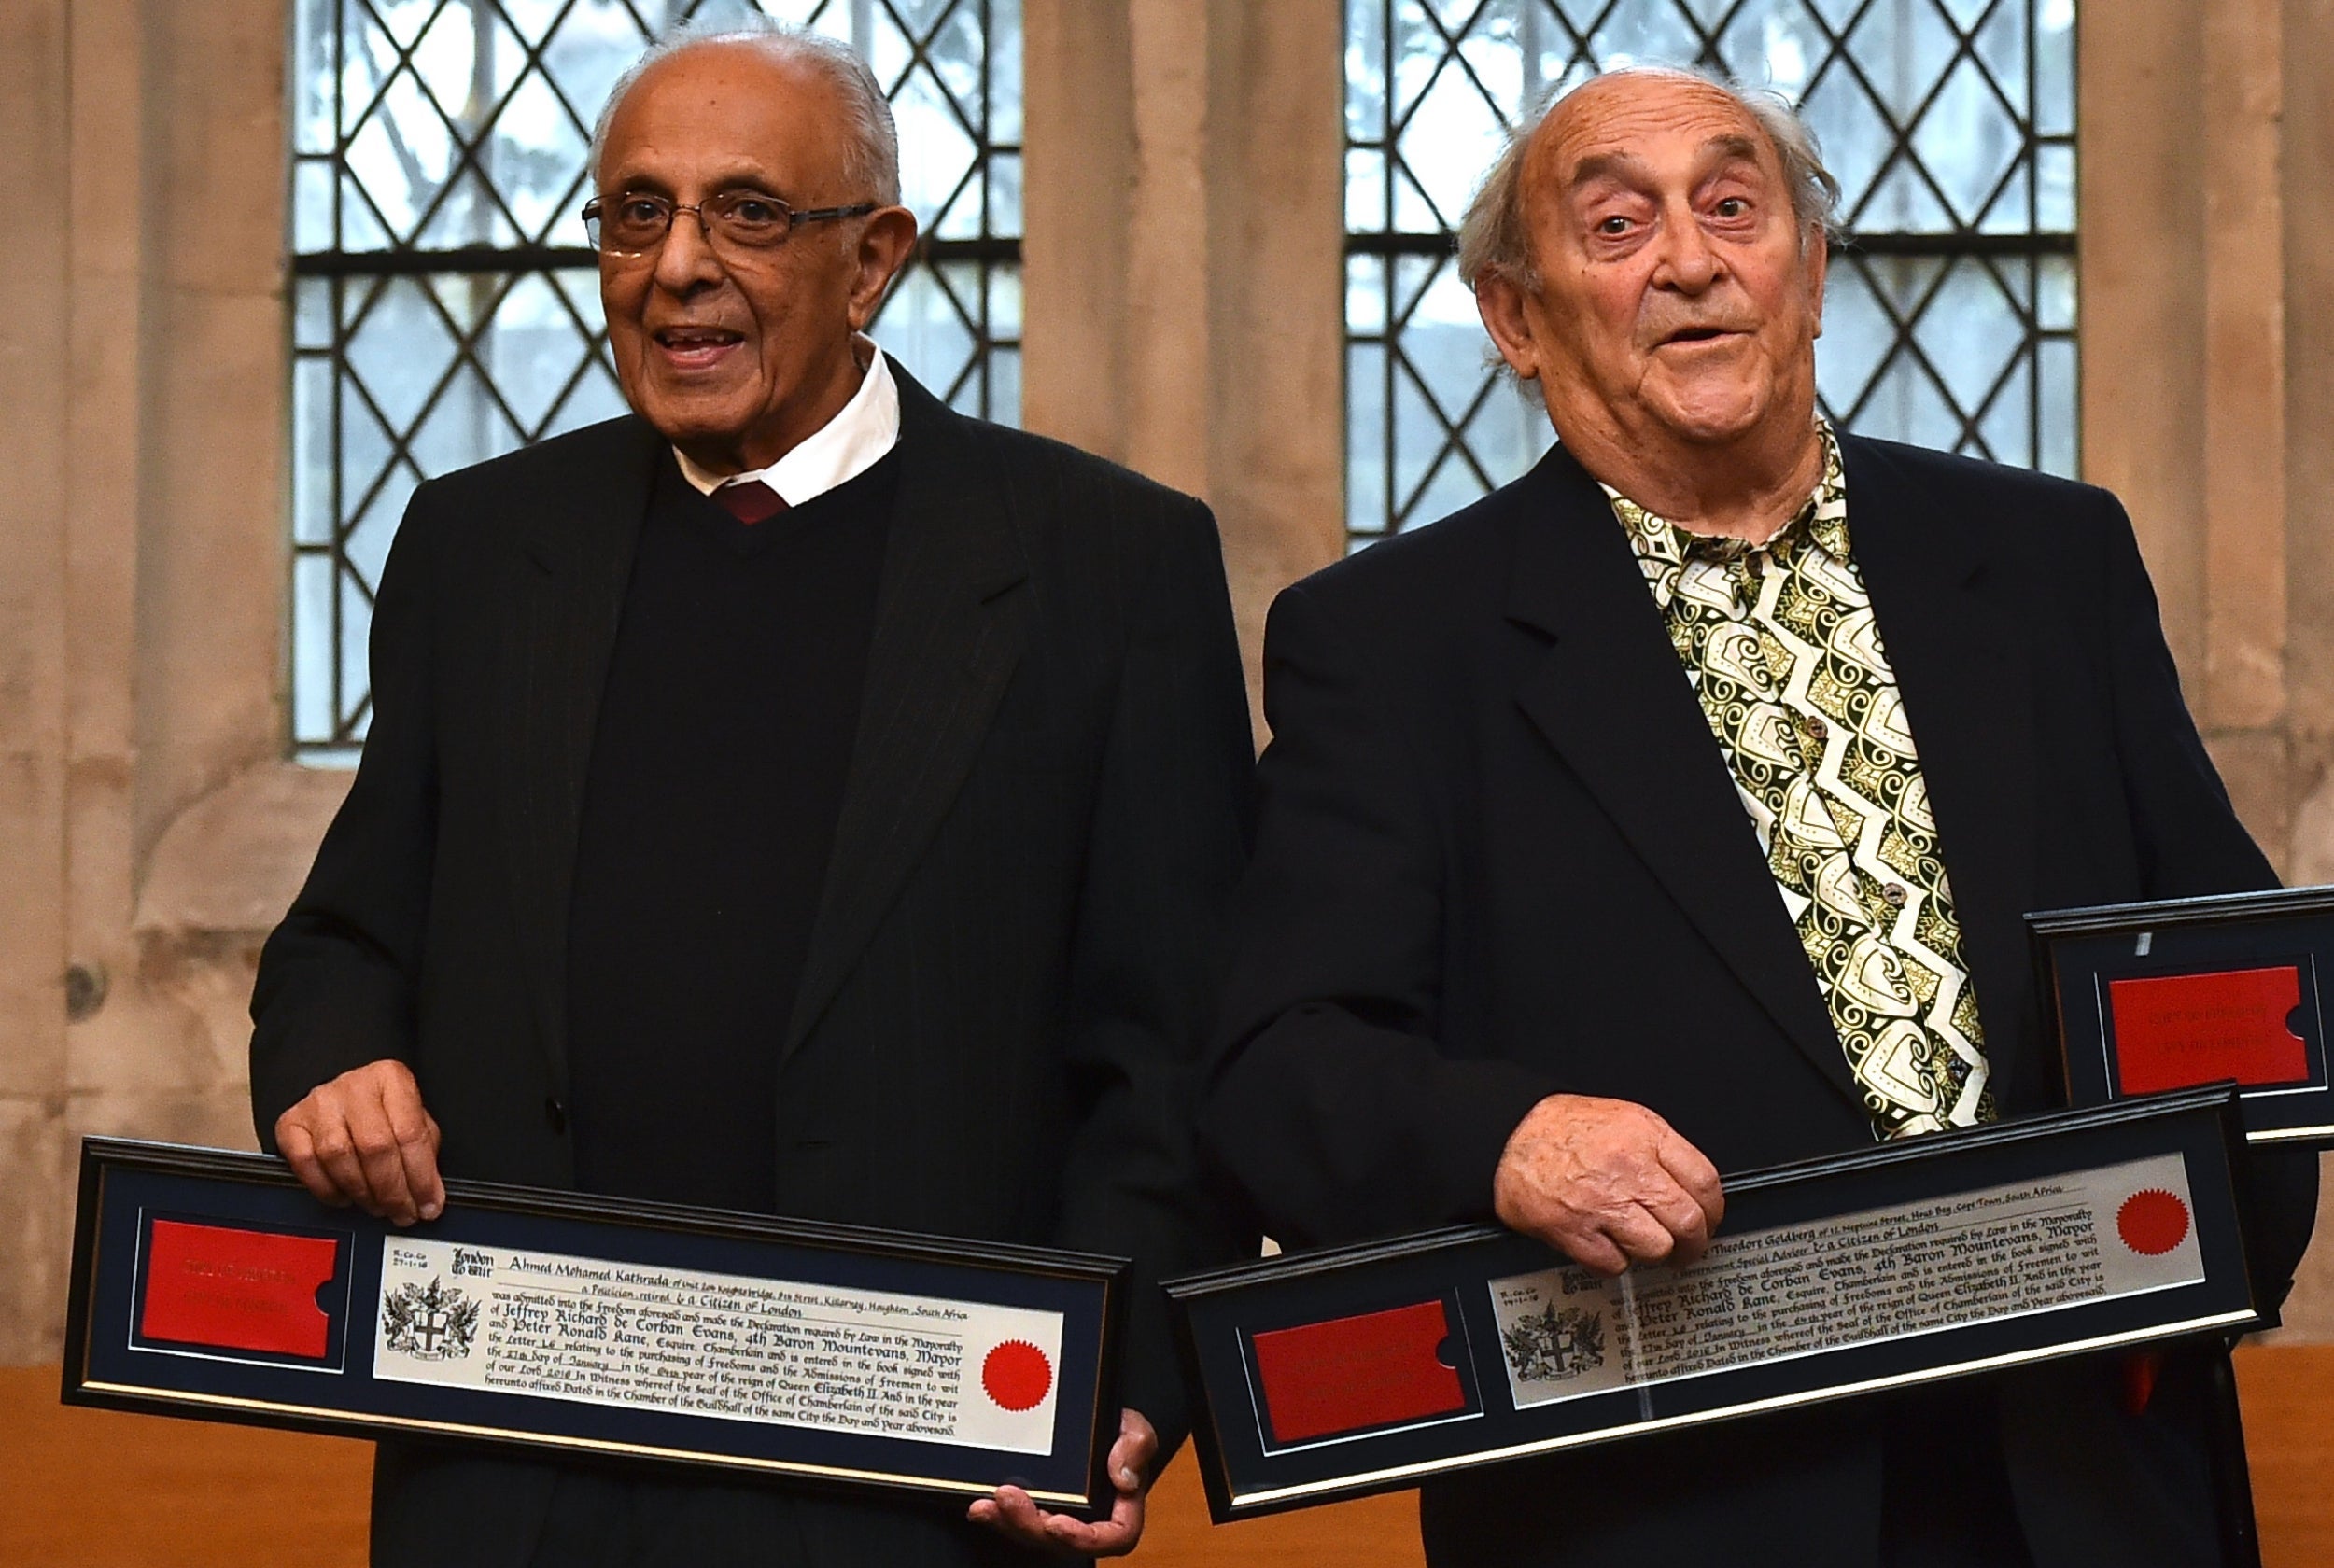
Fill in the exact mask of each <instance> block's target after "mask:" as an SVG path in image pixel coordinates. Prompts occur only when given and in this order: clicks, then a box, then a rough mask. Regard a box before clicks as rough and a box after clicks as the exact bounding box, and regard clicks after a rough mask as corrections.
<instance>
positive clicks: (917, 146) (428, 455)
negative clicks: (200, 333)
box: [289, 0, 1021, 762]
mask: <svg viewBox="0 0 2334 1568" xmlns="http://www.w3.org/2000/svg"><path fill="white" fill-rule="evenodd" d="M750 8H751V7H749V6H748V5H747V4H746V0H294V3H293V5H292V6H291V7H290V21H289V25H290V29H291V49H290V53H289V59H290V61H291V70H292V73H293V76H294V80H293V81H292V82H291V84H290V127H289V140H290V147H291V153H292V169H291V217H290V238H291V242H292V251H293V262H292V265H293V271H294V273H295V274H296V279H295V287H294V288H293V290H292V293H293V301H292V304H291V307H290V308H291V311H292V315H293V343H294V350H293V355H294V366H293V371H292V423H293V431H292V453H293V465H294V470H295V471H294V473H293V475H292V513H293V515H292V539H293V555H294V560H293V567H292V584H291V588H292V592H291V605H292V614H291V623H292V660H291V665H292V695H291V721H292V734H293V742H294V747H295V749H296V750H297V751H298V752H299V753H300V754H301V755H302V756H306V757H310V758H312V759H314V760H318V761H330V762H343V761H346V760H347V759H348V758H349V757H350V756H351V755H352V754H353V752H352V749H353V748H354V747H355V746H356V745H358V744H359V742H361V741H362V739H363V737H364V732H365V727H366V724H367V722H368V721H369V718H370V712H371V696H370V693H368V692H367V691H366V690H365V684H364V681H365V677H364V657H363V654H364V643H365V637H366V632H367V629H368V626H369V624H370V619H371V615H372V602H373V599H372V595H373V588H374V585H375V584H376V583H377V582H378V581H379V577H380V568H381V563H382V561H383V560H384V559H385V558H386V556H387V551H388V546H389V540H390V539H391V538H393V537H394V535H395V532H396V528H397V524H398V520H399V518H400V516H401V514H402V511H403V509H404V504H405V500H406V497H409V496H410V495H411V494H412V492H413V489H414V487H415V485H417V484H419V483H421V482H422V481H423V480H425V479H428V478H429V477H430V476H431V475H433V474H439V473H443V472H445V471H447V470H448V469H454V468H458V467H461V466H463V465H465V464H469V463H473V462H477V461H479V460H480V459H482V458H485V457H490V456H493V455H497V454H499V453H502V452H507V451H509V450H511V449H512V448H513V447H514V446H518V445H521V444H524V443H526V442H528V441H540V440H541V439H542V438H544V437H545V436H550V435H556V434H558V433H560V432H562V431H566V430H571V429H576V428H579V427H583V426H584V425H589V424H592V423H595V422H597V421H598V420H602V419H608V418H612V417H614V416H616V415H617V414H620V413H623V412H624V411H625V405H624V399H623V396H622V394H621V392H620V391H619V390H618V388H617V385H616V379H615V375H614V372H613V369H612V366H611V365H610V364H609V361H608V357H607V344H606V330H605V324H604V322H603V321H602V320H601V318H600V307H599V296H598V274H597V272H596V270H595V268H594V265H593V259H592V258H591V256H590V254H589V253H588V252H587V251H584V250H583V249H582V248H581V247H582V245H583V226H582V224H581V223H580V222H579V221H578V219H577V213H578V210H579V209H580V208H581V207H582V205H583V200H584V197H585V195H586V191H585V189H584V186H585V178H584V163H585V161H586V157H587V152H588V147H589V143H590V137H591V128H592V122H593V120H594V119H596V118H597V116H598V112H599V109H600V105H602V104H603V103H604V102H605V101H606V99H607V96H608V93H609V91H610V90H611V88H612V86H613V85H614V83H615V81H616V79H617V77H619V76H620V75H621V74H622V73H623V71H624V70H625V68H626V66H627V65H629V64H630V63H632V61H633V60H634V59H636V58H637V57H638V56H639V54H640V50H641V49H643V48H645V47H646V45H647V43H648V41H649V38H650V37H651V35H653V34H654V32H655V31H656V30H658V29H661V28H662V27H664V26H665V25H666V24H668V22H670V21H677V20H680V19H682V18H689V19H692V20H693V21H695V22H696V24H697V25H703V26H719V25H723V24H724V23H725V22H729V21H736V20H737V19H738V17H739V16H740V14H741V13H743V12H744V11H746V10H748V9H750ZM761 8H762V9H765V10H766V11H768V12H770V13H771V14H773V15H777V16H779V17H781V18H782V19H784V20H786V21H793V22H796V23H799V24H801V25H804V26H807V27H809V28H811V29H813V30H815V31H818V32H820V33H823V34H825V35H828V36H831V37H836V38H840V39H842V40H844V41H846V42H848V43H850V44H851V46H852V47H853V48H855V49H858V50H859V51H860V52H861V54H862V55H863V56H865V58H866V59H867V60H868V61H869V62H870V63H871V64H872V66H873V67H874V69H875V71H876V74H877V77H878V80H879V82H880V83H881V84H882V86H883V88H884V91H886V93H887V94H888V95H889V96H890V97H891V99H892V101H893V113H894V114H895V116H896V117H897V119H898V121H899V130H900V150H901V164H902V169H901V175H902V185H903V198H904V200H905V201H906V203H907V205H908V206H909V207H910V208H911V209H913V210H914V211H915V213H916V216H917V220H918V222H919V224H920V225H921V228H922V230H923V232H924V234H925V235H926V237H927V245H926V246H925V248H924V250H923V251H922V252H921V253H920V254H919V256H918V258H917V259H915V260H914V261H913V262H911V263H910V266H909V268H908V269H907V272H906V273H904V274H903V275H902V277H901V279H900V281H899V284H898V286H897V287H895V289H894V291H893V295H892V297H891V298H890V299H889V300H888V301H886V302H885V305H884V308H883V310H882V311H881V312H880V313H879V315H878V317H877V320H876V323H875V327H874V332H875V336H876V338H877V340H878V341H879V342H880V343H882V344H883V345H884V348H885V350H886V352H887V353H890V354H892V355H893V356H894V357H896V358H897V359H898V360H899V362H900V363H901V365H903V366H904V367H905V368H906V369H907V371H909V372H910V373H911V374H913V375H915V376H917V377H918V378H919V379H921V380H922V381H923V382H924V383H925V384H926V385H929V386H931V387H932V388H933V390H934V391H935V392H936V393H938V394H940V395H941V396H943V397H945V398H947V399H949V401H950V402H951V403H952V404H954V405H955V406H956V407H958V408H960V409H963V410H965V411H967V412H969V413H978V414H982V415H985V416H986V417H989V418H992V419H1002V420H1005V421H1008V422H1009V421H1012V420H1014V419H1015V418H1017V417H1018V415H1019V409H1020V357H1019V337H1020V325H1021V297H1020V227H1021V165H1020V147H1019V142H1020V136H1021V32H1020V0H763V4H762V7H761Z"/></svg>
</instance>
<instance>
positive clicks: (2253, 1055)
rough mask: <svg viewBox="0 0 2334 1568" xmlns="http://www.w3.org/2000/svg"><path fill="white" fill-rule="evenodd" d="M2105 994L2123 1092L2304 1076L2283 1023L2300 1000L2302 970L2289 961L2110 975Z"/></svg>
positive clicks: (2306, 1059)
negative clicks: (2142, 976) (2134, 976)
mask: <svg viewBox="0 0 2334 1568" xmlns="http://www.w3.org/2000/svg"><path fill="white" fill-rule="evenodd" d="M2107 998H2108V1001H2107V1005H2108V1006H2109V1008H2110V1009H2111V1010H2112V1011H2113V1012H2114V1015H2115V1021H2116V1080H2117V1082H2118V1083H2119V1085H2120V1086H2121V1088H2122V1090H2123V1092H2124V1093H2125V1094H2152V1093H2154V1092H2155V1091H2156V1090H2158V1089H2178V1088H2186V1087H2187V1086H2188V1085H2193V1084H2210V1083H2213V1082H2214V1081H2215V1080H2218V1079H2222V1078H2234V1079H2235V1080H2237V1082H2238V1083H2240V1084H2248V1085H2262V1084H2299V1083H2305V1082H2307V1081H2308V1080H2309V1077H2310V1052H2309V1047H2308V1046H2307V1045H2306V1044H2305V1043H2303V1042H2302V1041H2301V1040H2300V1039H2299V1037H2298V1036H2296V1035H2295V1033H2294V1032H2293V1030H2292V1029H2288V1028H2287V1027H2286V1024H2285V1019H2286V1016H2287V1015H2289V1014H2291V1013H2292V1012H2293V1010H2294V1009H2295V1008H2297V1007H2299V1006H2300V1005H2301V972H2300V971H2299V970H2298V969H2296V968H2294V967H2293V966H2292V965H2291V964H2281V965H2279V966H2277V967H2276V968H2273V969H2235V970H2228V971H2224V972H2222V973H2217V974H2167V975H2159V976H2157V977H2156V978H2153V979H2147V980H2111V981H2109V982H2108V983H2107Z"/></svg>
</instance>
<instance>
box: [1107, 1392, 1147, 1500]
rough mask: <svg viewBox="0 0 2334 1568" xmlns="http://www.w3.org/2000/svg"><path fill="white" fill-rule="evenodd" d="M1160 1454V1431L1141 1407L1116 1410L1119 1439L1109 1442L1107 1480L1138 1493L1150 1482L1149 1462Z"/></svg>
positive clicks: (1126, 1490) (1130, 1491) (1123, 1489)
mask: <svg viewBox="0 0 2334 1568" xmlns="http://www.w3.org/2000/svg"><path fill="white" fill-rule="evenodd" d="M1158 1457H1159V1433H1158V1431H1157V1429H1155V1428H1154V1427H1153V1426H1152V1425H1151V1423H1150V1420H1149V1418H1147V1417H1146V1416H1145V1415H1144V1414H1143V1412H1142V1411H1140V1410H1121V1411H1119V1412H1118V1441H1117V1442H1115V1443H1113V1444H1111V1445H1110V1479H1111V1483H1112V1484H1113V1485H1114V1486H1116V1487H1117V1488H1118V1490H1119V1491H1123V1492H1127V1493H1130V1494H1140V1493H1141V1492H1142V1491H1143V1489H1144V1488H1145V1487H1146V1485H1148V1484H1149V1483H1148V1482H1147V1481H1146V1480H1145V1478H1144V1477H1147V1476H1148V1475H1149V1474H1150V1473H1151V1461H1152V1460H1154V1459H1156V1458H1158Z"/></svg>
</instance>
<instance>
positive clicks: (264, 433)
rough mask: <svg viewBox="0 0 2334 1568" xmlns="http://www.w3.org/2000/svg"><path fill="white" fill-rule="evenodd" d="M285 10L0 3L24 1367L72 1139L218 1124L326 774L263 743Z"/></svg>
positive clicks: (11, 1135) (8, 1156)
mask: <svg viewBox="0 0 2334 1568" xmlns="http://www.w3.org/2000/svg"><path fill="white" fill-rule="evenodd" d="M286 27H287V18H286V14H285V11H284V8H283V7H282V5H281V4H280V0H213V3H206V4H205V5H204V6H203V7H157V6H153V5H150V4H147V3H145V0H12V3H11V4H8V5H7V6H5V7H0V153H5V155H6V157H7V162H8V166H9V168H10V169H11V171H12V172H13V174H14V177H15V179H16V181H17V184H16V187H15V203H16V211H15V213H14V217H15V218H16V220H17V225H18V227H17V229H16V231H14V232H13V233H12V235H11V245H10V252H9V257H8V264H7V267H6V268H5V269H4V270H0V291H5V296H4V297H0V407H4V408H5V409H6V410H7V416H6V418H5V419H0V473H5V474H6V475H7V483H6V484H5V485H0V560H5V561H6V562H7V568H6V570H5V571H0V1364H7V1363H13V1362H21V1361H41V1360H49V1359H53V1357H54V1356H55V1355H56V1353H57V1349H58V1345H59V1343H60V1339H61V1333H62V1327H63V1317H62V1313H63V1269H64V1264H65V1250H66V1243H67V1238H68V1230H67V1221H68V1219H69V1217H70V1212H71V1204H72V1197H73V1194H72V1183H71V1169H72V1163H73V1153H74V1147H75V1144H76V1142H77V1139H78V1137H79V1136H80V1135H81V1134H83V1133H87V1132H118V1133H127V1134H133V1135H136V1136H143V1137H153V1138H172V1139H179V1140H184V1141H191V1142H206V1143H226V1144H244V1145H248V1144H249V1142H250V1141H251V1133H250V1124H249V1112H248V1108H247V1100H248V1094H247V1090H246V1086H245V1073H246V1067H245V1043H246V1039H247V1038H248V1026H247V1025H246V1022H245V1021H244V1018H243V1009H244V1004H245V1001H246V998H247V996H248V994H249V990H250V978H251V959H252V953H253V951H254V949H255V947H256V944H257V941H258V937H259V935H260V934H261V933H263V932H264V931H265V930H266V928H267V927H268V926H269V925H271V924H272V923H273V922H274V919H275V918H276V917H278V916H279V915H280V913H281V911H282V908H283V905H284V902H285V900H286V899H287V898H288V886H287V878H286V877H285V875H283V873H284V870H285V868H286V866H287V865H291V866H298V865H301V864H304V861H305V858H306V856H307V855H308V854H309V853H312V852H313V848H314V844H315V837H316V831H317V830H318V829H319V828H320V827H321V821H322V814H321V813H320V812H318V811H316V810H315V809H308V810H306V811H305V813H304V815H303V814H302V813H301V812H300V811H298V810H296V809H292V808H294V807H298V806H302V805H312V804H313V803H311V802H310V797H311V796H316V797H319V798H322V799H325V800H328V801H329V798H330V797H331V796H333V795H335V794H336V792H337V789H338V787H339V781H338V780H335V779H330V778H323V777H316V776H304V777H303V776H302V774H301V772H300V770H295V769H292V768H290V767H289V765H288V764H287V763H284V762H283V761H282V756H283V725H282V721H281V717H280V711H281V710H280V696H279V692H278V687H279V685H280V682H279V679H278V677H277V671H278V669H279V668H280V667H281V663H282V658H283V650H282V646H281V627H282V624H283V595H284V583H285V563H284V555H285V548H286V546H285V530H284V524H283V504H284V503H283V496H284V484H283V480H282V469H283V462H282V456H283V447H284V429H283V424H284V396H283V387H284V384H285V380H286V370H285V343H284V327H285V323H284V301H283V294H282V278H283V272H284V186H285V179H284V159H285V151H284V126H283V108H282V105H283V97H284V87H283V71H284V52H285V42H286V37H285V35H286ZM294 779H299V780H302V785H300V786H294V787H291V788H288V789H287V788H283V787H280V786H279V787H276V788H274V791H273V795H272V796H270V791H269V789H268V786H269V784H270V783H271V781H276V780H294ZM237 783H240V784H241V786H242V788H241V790H240V791H238V790H236V789H235V788H232V786H233V785H235V784H237ZM303 786H304V787H303ZM255 793H257V794H258V795H261V796H270V799H269V804H268V808H267V809H266V810H265V812H264V814H263V815H264V819H265V820H264V821H263V820H261V819H260V817H255V816H253V815H252V814H250V813H245V814H242V816H241V817H238V816H237V815H236V814H235V813H232V812H227V813H224V814H222V812H221V811H220V809H219V806H218V803H219V802H220V801H222V800H225V801H229V802H232V801H235V800H238V799H246V798H250V797H252V796H253V795H254V794H255ZM327 809H329V805H328V806H327ZM269 824H274V827H273V828H272V829H271V828H270V826H269ZM285 824H293V827H292V829H291V831H290V832H289V833H288V834H287V832H286V829H285V826H284V825H285ZM271 831H272V832H273V833H274V835H275V837H276V838H282V837H285V836H290V837H293V838H296V839H299V840H301V841H302V842H301V843H300V844H299V845H298V846H296V847H292V848H291V849H290V851H289V852H288V853H280V852H279V853H277V854H275V855H274V858H273V859H271V858H270V857H268V856H267V855H264V854H259V853H254V852H252V851H253V850H254V849H255V848H265V847H268V846H269V845H270V844H271V842H272V841H271V839H270V837H269V834H270V832H271ZM173 842H175V843H176V845H177V846H178V849H177V851H176V854H175V855H174V854H165V853H162V850H163V849H165V848H166V847H168V846H169V845H170V844H172V843H173ZM293 875H295V876H296V875H297V873H296V871H295V872H294V874H293ZM157 895H159V896H157Z"/></svg>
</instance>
